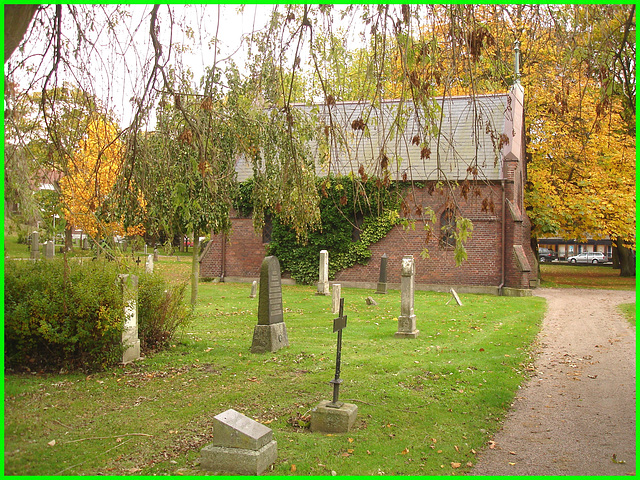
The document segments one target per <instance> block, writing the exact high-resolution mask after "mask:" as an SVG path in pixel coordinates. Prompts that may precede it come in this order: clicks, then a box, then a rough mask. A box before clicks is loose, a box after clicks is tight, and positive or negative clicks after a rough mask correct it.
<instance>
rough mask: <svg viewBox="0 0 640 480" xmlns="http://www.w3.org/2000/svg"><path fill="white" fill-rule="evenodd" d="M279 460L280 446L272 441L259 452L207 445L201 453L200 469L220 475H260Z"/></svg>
mask: <svg viewBox="0 0 640 480" xmlns="http://www.w3.org/2000/svg"><path fill="white" fill-rule="evenodd" d="M277 458H278V444H277V442H276V441H275V440H271V441H270V442H269V443H267V444H266V445H265V446H263V447H262V448H260V449H259V450H248V449H245V448H230V447H220V446H215V445H207V446H206V447H204V448H203V449H202V450H201V451H200V467H201V468H203V469H205V470H210V471H213V472H220V473H235V474H239V475H260V474H261V473H262V472H264V471H265V470H266V469H267V468H269V466H270V465H271V464H273V463H275V461H276V459H277Z"/></svg>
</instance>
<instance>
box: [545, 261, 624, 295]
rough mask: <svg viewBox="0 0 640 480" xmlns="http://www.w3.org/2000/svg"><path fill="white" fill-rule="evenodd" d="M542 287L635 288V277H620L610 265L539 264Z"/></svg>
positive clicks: (618, 272) (617, 271)
mask: <svg viewBox="0 0 640 480" xmlns="http://www.w3.org/2000/svg"><path fill="white" fill-rule="evenodd" d="M540 273H541V277H542V281H541V285H540V286H542V287H550V288H598V289H610V290H635V288H636V279H635V277H633V278H628V277H621V276H620V270H614V269H613V268H612V267H610V266H592V265H565V264H548V263H542V264H540Z"/></svg>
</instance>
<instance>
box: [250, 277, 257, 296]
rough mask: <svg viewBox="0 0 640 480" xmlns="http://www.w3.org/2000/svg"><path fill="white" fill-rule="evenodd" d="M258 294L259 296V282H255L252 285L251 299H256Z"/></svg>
mask: <svg viewBox="0 0 640 480" xmlns="http://www.w3.org/2000/svg"><path fill="white" fill-rule="evenodd" d="M257 294H258V281H257V280H254V281H253V282H252V283H251V294H250V295H249V298H256V295H257Z"/></svg>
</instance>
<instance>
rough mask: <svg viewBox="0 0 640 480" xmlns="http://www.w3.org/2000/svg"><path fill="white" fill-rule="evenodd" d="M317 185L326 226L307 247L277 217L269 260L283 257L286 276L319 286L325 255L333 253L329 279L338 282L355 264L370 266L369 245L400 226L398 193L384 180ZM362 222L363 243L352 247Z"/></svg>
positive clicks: (335, 180)
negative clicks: (324, 252)
mask: <svg viewBox="0 0 640 480" xmlns="http://www.w3.org/2000/svg"><path fill="white" fill-rule="evenodd" d="M317 182H318V191H319V192H320V195H321V200H320V216H321V222H322V226H321V228H320V229H318V230H316V231H313V232H310V233H309V235H308V237H307V240H306V242H305V243H300V242H298V240H297V238H296V234H295V232H294V231H293V230H292V229H291V228H289V227H288V226H286V225H284V224H283V223H282V221H281V219H280V218H279V217H278V215H277V214H276V215H275V216H274V217H273V219H272V222H273V230H272V234H271V243H270V244H269V254H270V255H275V256H277V257H278V260H279V261H280V265H281V268H282V270H283V272H289V273H290V274H291V277H292V278H293V279H295V280H296V281H297V282H298V283H303V284H313V283H315V282H317V281H318V261H319V256H320V251H321V250H327V251H328V252H329V278H335V275H336V273H337V272H339V271H341V270H344V269H346V268H349V267H351V266H353V265H355V264H356V263H360V264H366V263H367V262H368V261H369V259H370V258H371V250H370V249H369V247H370V245H372V244H374V243H376V242H378V241H379V240H381V239H382V238H384V237H385V236H386V235H387V233H389V231H390V230H391V229H392V228H393V226H394V225H396V224H397V223H398V222H399V215H398V208H399V201H398V195H397V192H396V191H395V190H394V189H393V188H387V187H385V186H384V185H383V184H382V182H381V181H380V180H379V179H376V178H371V179H367V180H366V181H363V180H362V179H360V178H358V177H353V176H349V177H328V178H324V179H318V180H317ZM358 221H361V225H360V238H359V240H357V241H353V238H352V235H353V231H354V228H356V225H357V224H358Z"/></svg>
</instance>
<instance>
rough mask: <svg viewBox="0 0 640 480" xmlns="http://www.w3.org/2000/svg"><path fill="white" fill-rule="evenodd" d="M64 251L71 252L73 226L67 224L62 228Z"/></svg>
mask: <svg viewBox="0 0 640 480" xmlns="http://www.w3.org/2000/svg"><path fill="white" fill-rule="evenodd" d="M64 250H65V251H66V252H71V251H72V250H73V226H72V225H71V224H70V223H69V222H67V224H66V225H65V227H64Z"/></svg>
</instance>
